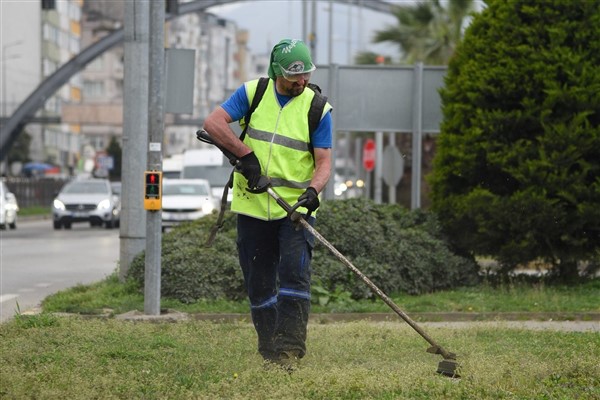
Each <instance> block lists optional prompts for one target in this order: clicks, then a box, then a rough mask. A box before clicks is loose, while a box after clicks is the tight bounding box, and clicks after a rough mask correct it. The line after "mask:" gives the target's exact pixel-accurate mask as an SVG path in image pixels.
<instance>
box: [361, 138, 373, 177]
mask: <svg viewBox="0 0 600 400" xmlns="http://www.w3.org/2000/svg"><path fill="white" fill-rule="evenodd" d="M363 167H365V169H366V170H367V171H368V172H371V171H373V169H374V168H375V141H374V140H373V139H367V141H366V142H365V145H364V146H363Z"/></svg>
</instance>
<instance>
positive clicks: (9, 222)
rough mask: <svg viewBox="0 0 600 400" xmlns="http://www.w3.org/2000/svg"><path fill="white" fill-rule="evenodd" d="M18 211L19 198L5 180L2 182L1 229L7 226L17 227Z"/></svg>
mask: <svg viewBox="0 0 600 400" xmlns="http://www.w3.org/2000/svg"><path fill="white" fill-rule="evenodd" d="M18 212H19V205H18V204H17V198H16V197H15V195H14V194H13V193H11V192H10V190H8V187H7V186H6V184H5V183H4V182H3V181H2V182H0V229H6V227H7V226H8V227H10V229H16V228H17V213H18Z"/></svg>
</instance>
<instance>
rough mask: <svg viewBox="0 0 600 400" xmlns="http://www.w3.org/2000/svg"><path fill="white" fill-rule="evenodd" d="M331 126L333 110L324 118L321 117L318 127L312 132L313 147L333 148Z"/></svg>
mask: <svg viewBox="0 0 600 400" xmlns="http://www.w3.org/2000/svg"><path fill="white" fill-rule="evenodd" d="M331 127H332V121H331V112H328V113H327V114H325V116H324V117H323V118H321V122H319V125H318V126H317V129H315V131H314V132H313V134H312V137H311V142H312V145H313V147H317V148H321V149H330V148H331V142H332V139H331Z"/></svg>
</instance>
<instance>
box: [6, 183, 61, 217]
mask: <svg viewBox="0 0 600 400" xmlns="http://www.w3.org/2000/svg"><path fill="white" fill-rule="evenodd" d="M4 181H5V183H6V186H8V189H9V190H10V191H11V192H12V193H14V195H15V196H16V198H17V202H18V203H19V208H24V207H35V206H40V207H48V210H50V206H51V205H52V200H54V197H55V196H56V194H57V193H58V191H59V190H60V189H61V188H62V187H63V186H64V184H65V183H67V182H68V180H66V179H54V178H22V177H7V178H5V180H4ZM48 212H49V211H48Z"/></svg>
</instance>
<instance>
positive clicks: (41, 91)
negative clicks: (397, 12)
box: [0, 0, 393, 162]
mask: <svg viewBox="0 0 600 400" xmlns="http://www.w3.org/2000/svg"><path fill="white" fill-rule="evenodd" d="M240 1H250V0H195V1H191V2H189V3H182V4H177V3H178V0H175V2H176V7H175V10H176V13H173V14H167V15H166V16H165V20H166V21H168V20H171V19H173V18H176V17H179V16H181V15H185V14H189V13H192V12H198V11H204V10H206V9H208V8H211V7H215V6H219V5H224V4H227V3H235V2H240ZM333 1H335V2H336V3H342V4H349V5H357V6H362V7H365V8H368V9H371V10H374V11H379V12H382V13H391V12H392V7H393V5H392V4H390V3H387V2H385V1H383V0H333ZM124 36H125V35H124V30H123V28H121V29H119V30H116V31H114V32H112V33H111V34H109V35H107V36H105V37H104V38H102V39H100V40H99V41H97V42H96V43H94V44H92V45H90V46H88V47H87V48H85V49H84V50H83V51H82V52H81V53H79V54H77V55H76V56H75V57H73V58H72V59H71V60H69V61H68V62H67V63H65V64H64V65H62V66H61V67H60V68H59V69H57V70H56V71H55V72H54V73H53V74H52V75H50V76H49V77H48V78H46V79H45V80H44V81H42V83H40V85H39V86H38V87H37V88H36V89H35V90H34V91H33V92H31V94H30V95H29V96H28V97H27V98H26V99H25V101H23V103H21V104H20V105H19V107H18V108H17V109H16V110H15V112H14V113H13V114H12V115H11V116H10V117H9V118H8V119H7V120H6V121H5V124H4V125H3V126H2V132H1V135H0V162H2V161H3V160H4V158H5V157H6V156H7V154H8V151H9V150H10V148H11V147H12V145H13V143H14V142H15V140H16V139H17V137H18V135H19V133H20V132H21V131H22V130H23V128H25V125H26V124H27V121H30V120H31V119H32V118H33V117H34V115H35V113H36V112H37V111H38V110H39V109H40V108H41V107H42V106H43V105H44V103H45V102H46V99H48V98H49V97H50V96H52V95H53V94H54V93H55V92H56V91H57V90H58V89H60V88H61V87H62V86H63V85H64V84H65V83H66V82H68V80H69V79H71V77H72V76H73V75H75V74H76V73H78V72H79V71H81V70H82V69H83V68H84V67H85V66H86V65H87V64H89V63H90V62H91V61H93V60H94V59H95V58H96V57H98V56H100V55H101V54H103V53H104V52H105V51H107V50H109V49H110V48H112V47H113V46H116V45H117V44H120V43H121V42H123V39H124Z"/></svg>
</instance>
